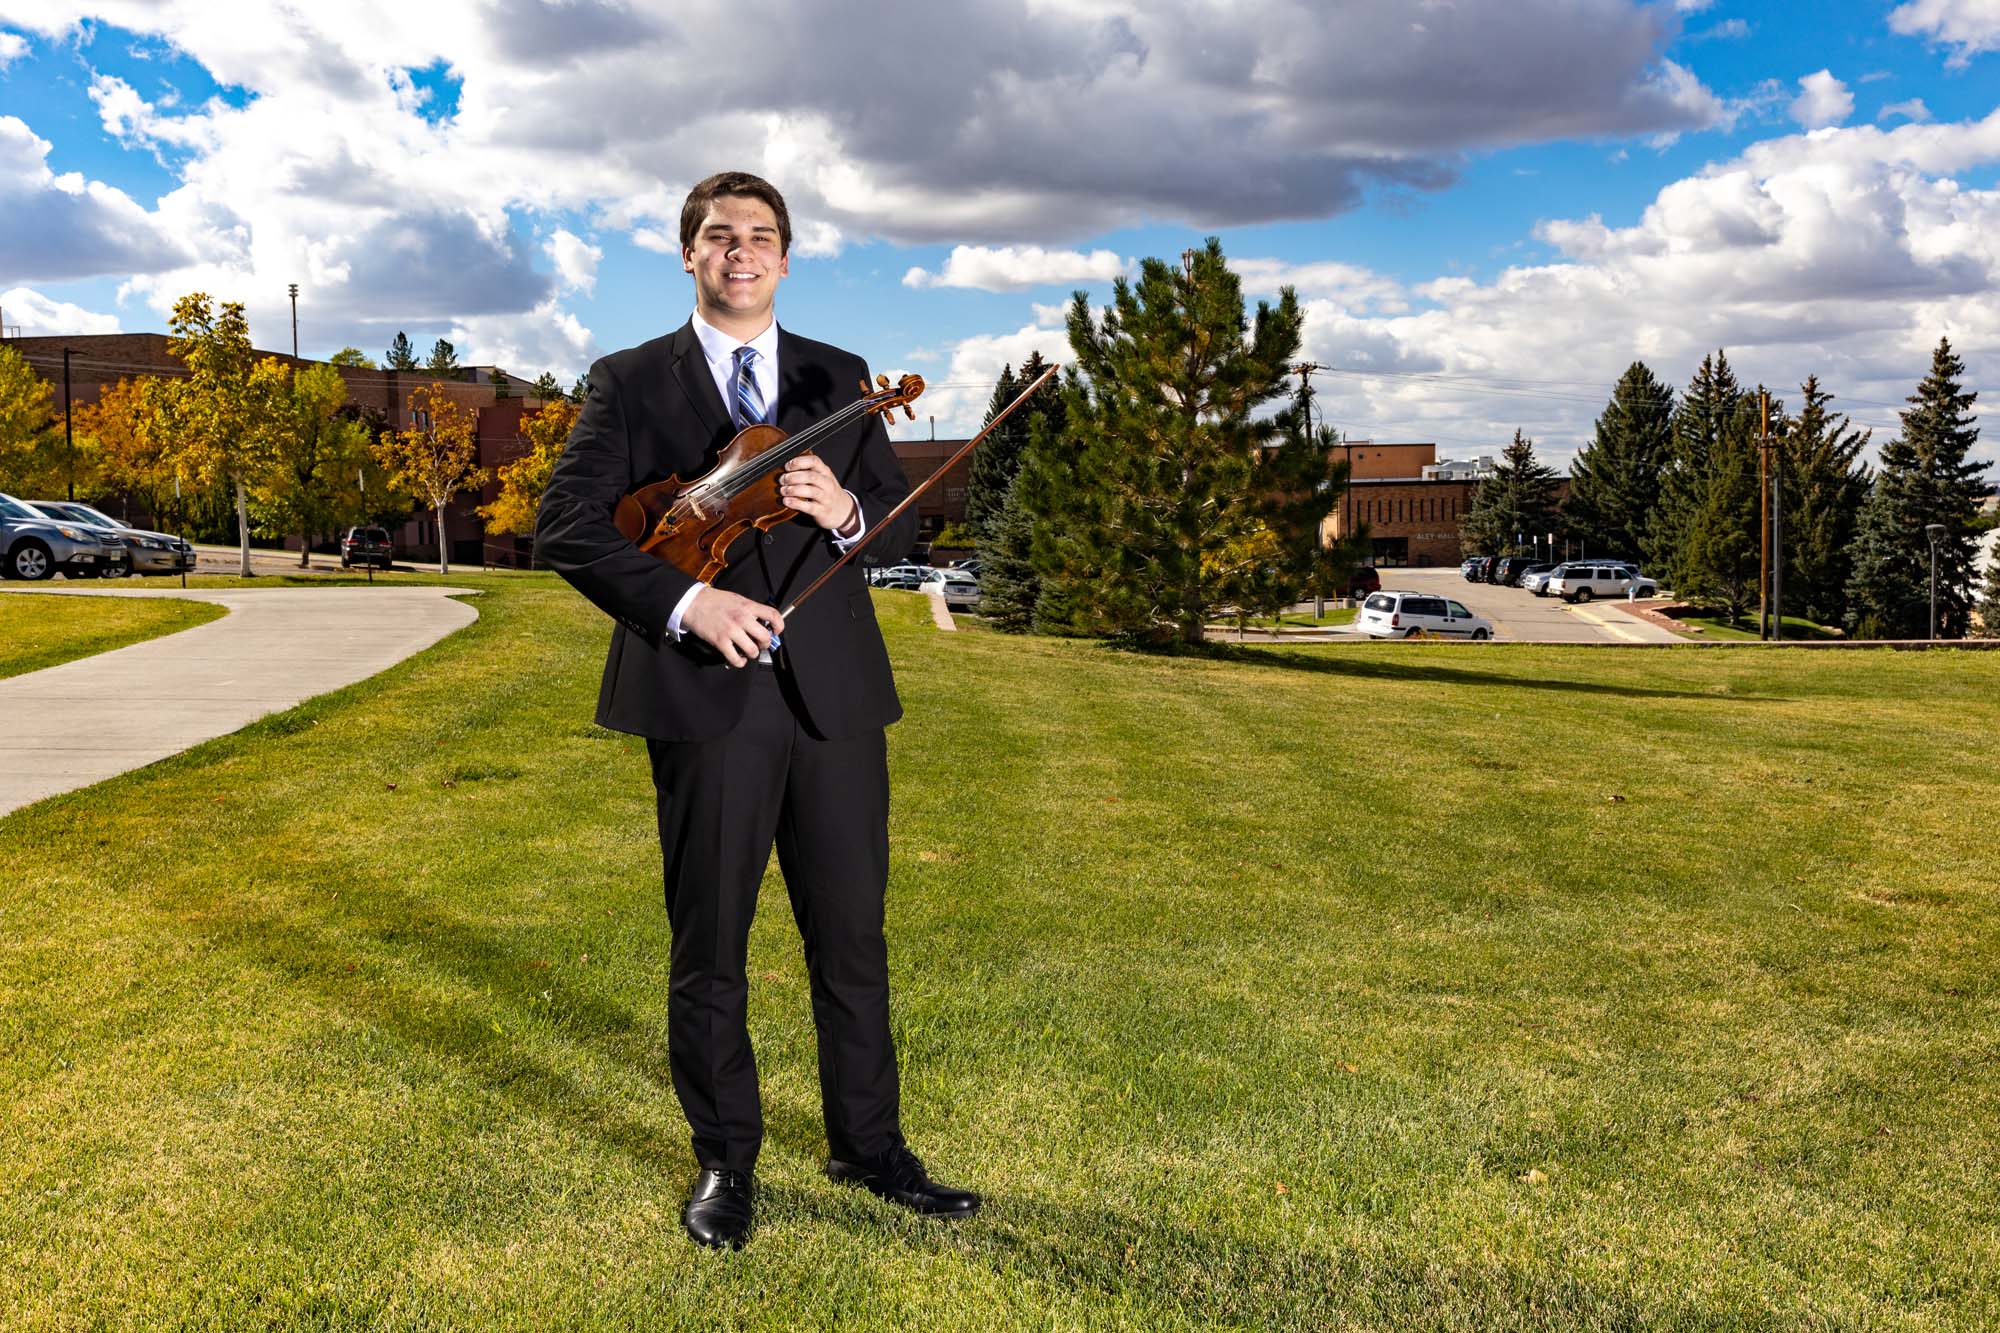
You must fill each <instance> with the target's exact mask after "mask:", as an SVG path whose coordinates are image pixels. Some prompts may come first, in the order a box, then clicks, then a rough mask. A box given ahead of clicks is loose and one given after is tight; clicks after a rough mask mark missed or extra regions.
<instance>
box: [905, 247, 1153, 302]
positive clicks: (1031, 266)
mask: <svg viewBox="0 0 2000 1333" xmlns="http://www.w3.org/2000/svg"><path fill="white" fill-rule="evenodd" d="M1129 267H1130V263H1129V261H1127V260H1123V259H1120V258H1119V257H1118V256H1117V255H1116V254H1114V253H1113V252H1112V251H1110V250H1093V251H1091V252H1090V253H1089V254H1084V253H1083V252H1082V251H1080V250H1044V249H1042V247H1040V246H1039V245H1002V246H984V245H957V246H953V247H952V251H951V254H950V255H949V256H948V257H947V258H946V259H945V263H944V268H943V269H942V270H941V271H939V272H937V273H931V272H928V271H927V270H925V269H922V268H913V269H911V270H910V271H909V272H907V273H905V274H904V275H903V285H904V286H905V287H977V288H979V289H980V290H981V291H988V292H1012V291H1020V290H1021V289H1023V288H1026V287H1052V286H1062V285H1074V284H1078V283H1092V282H1109V281H1111V280H1112V279H1113V278H1116V277H1118V276H1119V275H1120V274H1122V273H1124V272H1125V271H1126V270H1127V269H1128V268H1129Z"/></svg>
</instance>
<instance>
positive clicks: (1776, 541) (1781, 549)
mask: <svg viewBox="0 0 2000 1333" xmlns="http://www.w3.org/2000/svg"><path fill="white" fill-rule="evenodd" d="M1771 637H1772V638H1774V639H1782V638H1784V637H1785V456H1784V454H1782V453H1781V452H1779V450H1778V445H1777V441H1775V440H1773V441H1772V442H1771Z"/></svg>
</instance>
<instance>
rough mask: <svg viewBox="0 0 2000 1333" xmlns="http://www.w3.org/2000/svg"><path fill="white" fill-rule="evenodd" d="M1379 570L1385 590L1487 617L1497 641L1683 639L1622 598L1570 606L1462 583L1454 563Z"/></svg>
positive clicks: (1511, 590)
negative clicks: (1439, 600) (1630, 609)
mask: <svg viewBox="0 0 2000 1333" xmlns="http://www.w3.org/2000/svg"><path fill="white" fill-rule="evenodd" d="M1379 572H1380V573H1381V575H1382V587H1383V589H1384V590H1385V591H1390V592H1427V593H1436V594H1438V595H1439V596H1443V597H1450V598H1453V599H1455V600H1457V601H1459V602H1461V603H1463V604H1464V605H1465V607H1466V609H1467V610H1469V611H1471V612H1473V613H1474V614H1475V615H1482V616H1485V617H1486V618H1487V619H1488V620H1490V621H1492V622H1493V636H1494V638H1496V639H1498V640H1500V641H1501V642H1503V643H1684V642H1686V640H1685V639H1683V638H1682V637H1681V636H1680V635H1678V634H1676V633H1674V632H1673V631H1672V630H1670V629H1663V628H1661V627H1660V626H1658V625H1655V624H1653V623H1651V622H1650V621H1647V620H1645V619H1642V618H1641V617H1639V616H1635V615H1630V614H1628V613H1627V612H1626V611H1625V609H1624V604H1623V602H1622V601H1615V600H1605V601H1596V602H1587V603H1579V604H1577V605H1574V606H1572V605H1570V604H1568V603H1566V602H1564V601H1563V600H1562V598H1560V597H1537V596H1535V595H1534V594H1533V593H1531V592H1523V591H1522V590H1521V589H1519V588H1496V587H1495V586H1493V585H1492V584H1490V583H1467V582H1466V581H1465V577H1464V575H1462V574H1460V573H1459V572H1458V570H1457V569H1456V568H1453V569H1384V570H1381V571H1379Z"/></svg>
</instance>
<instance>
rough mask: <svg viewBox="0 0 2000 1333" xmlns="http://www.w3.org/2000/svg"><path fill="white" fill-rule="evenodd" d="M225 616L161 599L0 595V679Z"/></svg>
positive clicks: (202, 604)
mask: <svg viewBox="0 0 2000 1333" xmlns="http://www.w3.org/2000/svg"><path fill="white" fill-rule="evenodd" d="M224 614H226V613H225V612H224V611H223V609H222V608H221V607H219V606H210V605H208V604H207V603H205V602H179V601H169V600H167V599H165V598H138V597H80V596H76V595H74V594H65V593H21V592H9V593H4V594H0V678H4V677H7V676H19V675H23V674H25V673H27V672H30V671H40V670H41V669H42V668H43V667H52V666H59V665H61V664H62V663H64V662H72V661H75V660H76V659H77V658H79V657H89V656H91V655H92V654H94V653H102V652H108V651H110V650H111V649H113V648H123V647H124V646H125V645H126V644H128V643H137V642H139V641H140V640H141V639H152V638H157V637H159V636H160V635H162V634H172V633H174V632H175V631H177V630H184V629H188V628H191V627H192V626H195V625H199V624H202V623H204V622H206V621H210V620H214V619H215V618H216V617H217V616H221V615H224Z"/></svg>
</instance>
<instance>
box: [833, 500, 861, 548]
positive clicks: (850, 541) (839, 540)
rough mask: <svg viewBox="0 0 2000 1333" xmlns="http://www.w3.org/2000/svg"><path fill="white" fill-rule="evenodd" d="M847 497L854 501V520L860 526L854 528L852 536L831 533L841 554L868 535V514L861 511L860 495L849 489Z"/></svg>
mask: <svg viewBox="0 0 2000 1333" xmlns="http://www.w3.org/2000/svg"><path fill="white" fill-rule="evenodd" d="M847 498H848V499H850V500H852V501H854V521H855V522H856V523H859V524H860V525H861V526H860V527H858V528H856V529H855V530H854V535H853V536H852V537H842V536H840V535H839V534H837V533H836V534H833V544H834V547H835V548H836V549H837V550H839V551H840V552H841V554H843V555H845V554H846V553H847V550H848V548H849V547H851V546H853V545H854V543H856V542H858V541H860V540H861V539H862V538H863V537H865V536H867V535H868V515H866V514H864V513H862V512H861V497H860V496H858V495H856V494H855V493H854V492H853V491H849V492H848V493H847Z"/></svg>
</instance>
